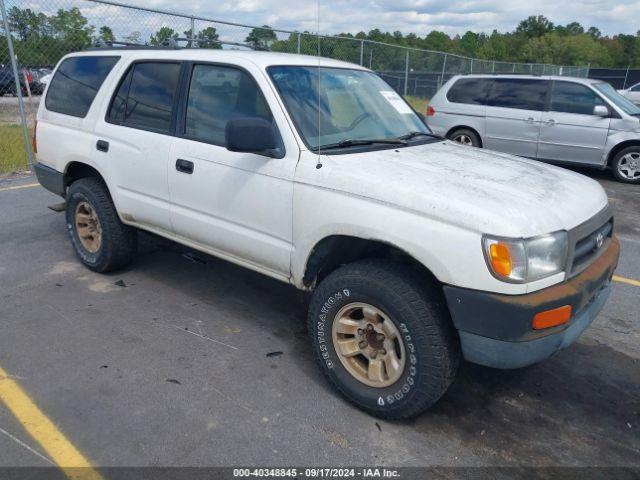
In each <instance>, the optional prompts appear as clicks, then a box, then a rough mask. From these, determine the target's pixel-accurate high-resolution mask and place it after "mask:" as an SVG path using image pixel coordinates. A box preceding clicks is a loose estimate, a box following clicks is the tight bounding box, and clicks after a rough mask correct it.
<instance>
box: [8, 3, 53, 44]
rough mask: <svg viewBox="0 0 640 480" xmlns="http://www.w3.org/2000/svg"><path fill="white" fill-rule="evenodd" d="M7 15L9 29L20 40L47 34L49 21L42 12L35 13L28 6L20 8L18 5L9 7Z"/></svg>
mask: <svg viewBox="0 0 640 480" xmlns="http://www.w3.org/2000/svg"><path fill="white" fill-rule="evenodd" d="M7 17H8V20H9V29H10V30H11V31H12V32H14V33H15V34H16V35H17V36H18V38H19V39H20V40H27V39H28V38H33V37H38V38H39V37H42V36H44V35H46V34H47V30H48V24H49V21H48V19H47V16H46V15H45V14H44V13H35V12H33V11H32V10H31V9H30V8H25V9H24V10H21V9H20V8H18V7H11V9H10V10H9V11H8V12H7Z"/></svg>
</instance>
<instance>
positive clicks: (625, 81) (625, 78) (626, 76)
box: [622, 65, 631, 90]
mask: <svg viewBox="0 0 640 480" xmlns="http://www.w3.org/2000/svg"><path fill="white" fill-rule="evenodd" d="M630 66H631V65H627V73H625V74H624V83H623V84H622V89H623V90H624V89H625V88H627V78H628V77H629V67H630Z"/></svg>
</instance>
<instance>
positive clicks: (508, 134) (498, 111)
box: [483, 78, 549, 158]
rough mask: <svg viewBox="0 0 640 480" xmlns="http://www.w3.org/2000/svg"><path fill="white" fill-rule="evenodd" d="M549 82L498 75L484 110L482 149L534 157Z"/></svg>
mask: <svg viewBox="0 0 640 480" xmlns="http://www.w3.org/2000/svg"><path fill="white" fill-rule="evenodd" d="M548 85H549V82H548V81H546V80H534V79H521V78H497V79H495V80H494V82H493V86H492V88H491V91H490V93H489V98H488V101H487V109H486V131H485V139H484V144H483V147H484V148H488V149H490V150H497V151H499V152H505V153H511V154H514V155H520V156H523V157H531V158H535V156H536V151H537V148H538V135H539V133H540V120H541V119H542V111H543V110H544V106H545V101H546V97H547V90H548Z"/></svg>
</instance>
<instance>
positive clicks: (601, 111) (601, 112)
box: [593, 105, 610, 117]
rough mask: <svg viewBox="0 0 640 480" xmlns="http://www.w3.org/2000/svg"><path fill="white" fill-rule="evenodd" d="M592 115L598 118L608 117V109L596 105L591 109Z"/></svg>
mask: <svg viewBox="0 0 640 480" xmlns="http://www.w3.org/2000/svg"><path fill="white" fill-rule="evenodd" d="M593 114H594V115H596V116H598V117H608V116H609V115H610V113H609V109H608V108H607V107H605V106H604V105H596V106H595V107H593Z"/></svg>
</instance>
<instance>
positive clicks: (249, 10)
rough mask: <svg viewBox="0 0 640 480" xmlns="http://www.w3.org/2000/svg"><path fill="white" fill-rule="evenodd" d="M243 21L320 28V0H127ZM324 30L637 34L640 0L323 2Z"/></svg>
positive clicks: (309, 28) (332, 31)
mask: <svg viewBox="0 0 640 480" xmlns="http://www.w3.org/2000/svg"><path fill="white" fill-rule="evenodd" d="M123 1H124V2H125V3H129V4H132V5H140V6H145V7H150V8H154V7H155V8H160V9H166V10H172V11H179V12H181V13H182V12H185V13H195V14H198V15H201V16H206V17H214V18H216V19H220V20H227V21H234V22H239V23H245V24H251V25H253V24H260V25H262V24H268V25H271V26H273V27H279V28H283V29H291V30H300V31H304V30H308V31H313V32H315V31H318V2H317V0H190V1H189V2H176V1H175V0H123ZM319 7H320V8H319V12H320V14H319V18H320V31H321V32H322V33H331V34H334V33H341V32H350V33H354V34H355V33H357V32H359V31H369V30H371V29H373V28H379V29H380V30H382V31H389V32H393V31H396V30H399V31H400V32H402V33H403V34H408V33H416V34H418V35H421V36H424V35H425V34H426V33H428V32H429V31H431V30H441V31H444V32H446V33H448V34H450V35H455V34H463V33H464V32H466V31H467V30H471V31H474V32H487V33H491V32H492V31H493V30H494V29H497V30H498V31H499V32H506V31H512V30H514V29H515V27H516V26H517V24H518V23H519V22H520V20H522V19H524V18H526V17H527V16H529V15H545V16H546V17H547V18H549V19H550V20H551V21H552V22H554V23H556V24H562V25H564V24H566V23H569V22H572V21H578V22H580V23H581V24H582V25H583V26H584V27H585V28H588V27H590V26H595V27H598V28H599V29H600V31H601V32H602V33H603V34H616V33H627V34H635V33H636V32H637V31H638V29H640V22H638V19H639V18H640V0H613V1H611V0H582V1H575V0H574V1H571V0H564V1H560V0H535V1H531V0H528V1H523V0H450V1H442V0H319Z"/></svg>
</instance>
